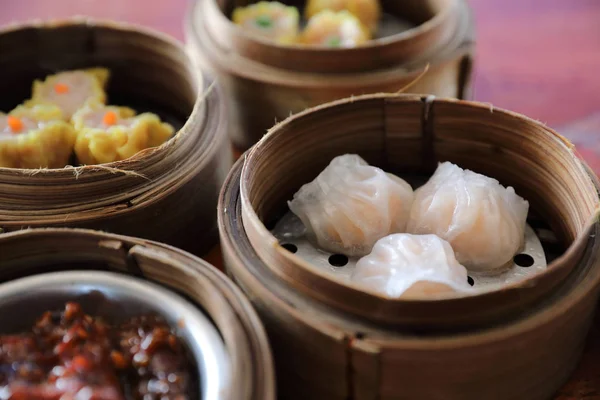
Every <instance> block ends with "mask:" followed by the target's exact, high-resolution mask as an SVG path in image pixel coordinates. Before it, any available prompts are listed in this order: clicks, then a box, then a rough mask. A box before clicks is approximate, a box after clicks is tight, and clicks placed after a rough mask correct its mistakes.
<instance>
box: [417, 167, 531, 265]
mask: <svg viewBox="0 0 600 400" xmlns="http://www.w3.org/2000/svg"><path fill="white" fill-rule="evenodd" d="M528 210H529V203H528V202H527V201H526V200H524V199H523V198H522V197H520V196H519V195H517V194H516V193H515V190H514V189H513V188H512V187H507V188H505V187H504V186H502V185H501V184H500V183H499V182H498V181H497V180H496V179H493V178H489V177H487V176H484V175H481V174H478V173H476V172H473V171H469V170H464V169H462V168H460V167H458V166H457V165H454V164H452V163H450V162H445V163H442V164H440V165H439V166H438V168H437V170H436V171H435V173H434V174H433V176H432V177H431V178H430V179H429V181H428V182H427V183H426V184H425V185H423V186H422V187H420V188H419V189H417V190H416V191H415V199H414V202H413V207H412V210H411V213H410V219H409V221H408V225H407V232H409V233H413V234H429V233H431V234H435V235H438V236H439V237H441V238H442V239H444V240H446V241H448V242H449V243H450V245H451V246H452V248H453V249H454V253H455V254H456V259H457V260H458V261H459V262H460V263H461V264H462V265H464V266H465V267H467V268H468V269H469V270H472V271H488V272H489V271H493V270H497V269H498V268H501V267H504V266H506V265H507V264H508V263H509V262H510V261H511V260H512V258H513V257H514V255H515V254H516V253H517V252H518V251H519V250H520V249H521V247H522V246H523V242H524V240H525V224H526V220H527V212H528Z"/></svg>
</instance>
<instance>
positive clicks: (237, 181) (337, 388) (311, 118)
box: [219, 94, 600, 400]
mask: <svg viewBox="0 0 600 400" xmlns="http://www.w3.org/2000/svg"><path fill="white" fill-rule="evenodd" d="M298 137H302V140H298ZM345 153H358V154H359V155H361V156H362V157H363V158H365V160H366V161H367V162H369V163H370V164H373V165H377V166H379V167H382V168H384V169H385V170H386V171H390V172H394V173H397V174H398V175H399V176H403V174H405V173H421V174H425V175H430V174H431V173H432V172H433V170H434V169H435V167H436V163H437V162H438V161H444V160H448V161H452V162H455V163H457V164H458V165H460V166H461V167H463V168H469V169H474V170H476V171H477V172H480V173H483V174H486V175H489V176H492V177H495V178H497V179H499V180H500V182H501V183H503V184H505V185H511V186H513V187H515V190H516V191H517V193H519V194H520V195H522V196H523V197H525V198H526V199H527V200H529V202H530V208H531V211H530V216H531V217H532V218H530V223H531V220H532V219H533V218H537V219H539V221H540V222H543V223H545V224H546V227H547V228H549V229H551V231H552V232H553V233H554V235H555V237H556V239H557V240H556V242H555V243H550V242H549V241H548V242H547V243H545V251H547V253H548V254H547V257H548V259H552V258H555V257H554V256H553V257H550V253H553V252H557V251H558V257H556V258H555V259H554V260H553V261H551V262H549V263H548V267H547V269H546V270H545V271H543V272H541V273H535V274H533V275H532V276H530V277H529V278H527V279H525V280H523V281H521V282H520V283H516V284H511V285H508V286H506V287H504V288H503V289H501V290H496V291H492V292H485V293H481V294H477V295H475V296H471V297H464V298H455V299H448V300H429V301H425V300H390V299H386V298H383V297H379V296H376V295H373V294H369V293H366V292H361V291H359V290H356V289H355V288H353V287H351V286H346V285H343V284H341V283H339V282H338V281H336V280H334V279H332V278H331V275H328V274H324V273H322V271H321V270H319V269H317V268H315V267H314V266H313V265H311V264H310V263H308V262H306V261H304V260H303V259H301V258H299V257H297V256H296V255H295V254H293V253H292V252H289V251H287V250H286V249H284V248H283V247H282V245H281V244H280V243H278V241H277V240H276V239H275V237H274V236H273V235H272V234H271V233H270V231H269V230H268V228H267V227H272V226H273V225H274V223H275V222H276V221H277V220H278V219H279V218H281V216H282V215H283V214H284V213H285V212H286V200H289V199H291V198H292V196H293V194H294V193H295V192H296V191H297V190H298V189H299V187H300V186H301V185H302V184H304V183H306V182H308V181H310V180H312V179H314V178H315V176H316V175H317V174H318V173H319V172H320V171H321V170H322V169H323V168H324V167H325V166H326V165H327V164H328V163H329V162H330V161H331V159H332V158H333V157H335V156H337V155H341V154H345ZM524 171H526V173H524ZM598 187H599V185H598V182H597V181H596V178H595V177H593V174H592V173H590V172H589V170H588V169H587V167H586V166H585V165H584V164H583V163H582V162H581V161H579V159H578V158H577V157H576V155H575V154H574V152H573V147H572V145H571V144H570V143H568V142H567V141H566V139H564V138H562V137H561V136H560V135H558V134H557V133H555V132H554V131H552V130H550V129H549V128H547V127H545V126H543V125H542V124H540V123H538V122H536V121H533V120H531V119H528V118H526V117H524V116H521V115H518V114H515V113H511V112H508V111H503V110H499V109H496V108H493V107H491V106H489V105H484V104H479V103H473V102H465V101H458V100H439V99H435V98H433V97H431V96H423V97H419V96H416V95H385V94H382V95H368V96H362V97H359V98H355V99H346V100H341V101H337V102H334V103H330V104H327V105H323V106H319V107H316V108H313V109H310V110H307V111H305V112H302V113H300V114H297V115H295V116H293V117H290V118H289V119H287V120H286V121H284V122H282V123H281V124H279V125H276V126H275V127H274V128H273V129H272V130H271V131H270V132H269V133H268V134H267V135H266V136H265V137H264V138H263V139H262V140H261V141H260V142H259V143H258V144H257V145H256V146H255V147H253V149H252V150H250V151H249V152H248V153H246V155H245V157H244V159H243V160H240V161H238V163H237V164H236V165H235V166H234V168H233V169H232V171H231V172H230V175H229V177H228V179H227V181H226V182H225V184H224V187H223V189H222V192H221V197H220V202H219V229H220V234H221V245H222V248H223V256H224V262H225V266H226V268H227V271H228V273H229V274H230V276H232V277H233V278H234V280H235V281H236V282H237V283H238V284H239V285H240V286H241V287H242V288H243V290H244V291H245V292H246V293H247V295H248V296H249V297H250V299H251V300H252V301H253V303H254V305H255V307H256V309H257V310H258V312H259V314H260V315H261V318H262V320H263V322H264V324H265V327H266V328H267V332H268V334H269V339H270V342H271V346H272V348H273V352H274V357H275V365H276V371H277V377H278V390H279V394H280V395H281V396H282V397H283V398H286V399H288V398H289V399H303V398H311V399H347V398H352V399H415V398H419V399H484V398H485V399H491V400H493V399H503V400H504V399H524V398H527V399H547V398H549V397H550V396H551V395H552V394H553V393H554V392H555V391H556V390H557V389H558V388H559V387H560V385H561V384H562V383H564V381H565V380H566V379H567V378H568V376H569V374H570V373H571V371H572V370H573V368H574V366H575V364H576V362H577V361H578V358H579V355H580V353H581V351H582V348H583V344H584V339H585V336H586V333H587V332H588V328H589V325H590V322H591V318H592V314H593V311H594V307H595V304H596V301H597V298H598V293H599V290H598V287H599V283H600V265H599V262H598V251H600V247H599V246H600V244H599V243H598V242H597V240H596V238H597V237H598V236H597V235H598V233H599V232H598V230H599V224H598V219H597V218H598V216H597V210H598V205H599V198H598V191H597V190H598ZM536 216H537V217H536Z"/></svg>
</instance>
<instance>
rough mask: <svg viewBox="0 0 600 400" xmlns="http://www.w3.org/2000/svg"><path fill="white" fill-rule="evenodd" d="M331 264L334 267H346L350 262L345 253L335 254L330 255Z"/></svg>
mask: <svg viewBox="0 0 600 400" xmlns="http://www.w3.org/2000/svg"><path fill="white" fill-rule="evenodd" d="M329 264H331V265H333V266H334V267H344V266H345V265H346V264H348V257H346V256H345V255H343V254H333V255H331V256H329Z"/></svg>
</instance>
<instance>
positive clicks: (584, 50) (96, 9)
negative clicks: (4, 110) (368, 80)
mask: <svg viewBox="0 0 600 400" xmlns="http://www.w3.org/2000/svg"><path fill="white" fill-rule="evenodd" d="M470 3H471V4H472V6H473V9H474V12H475V17H476V20H477V35H478V36H477V60H476V68H475V84H474V97H475V99H476V100H480V101H485V102H490V103H492V104H494V105H495V106H497V107H503V108H508V109H511V110H513V111H517V112H521V113H523V114H526V115H528V116H529V117H532V118H535V119H537V120H540V121H542V122H544V123H546V124H548V125H549V126H551V127H553V128H555V129H557V130H558V131H559V132H560V133H562V134H563V135H565V136H567V137H568V138H569V139H571V141H573V142H574V143H575V144H576V145H577V148H578V151H579V153H580V154H581V155H582V157H583V158H584V159H585V160H586V161H587V162H588V163H589V164H590V165H591V166H592V168H593V169H594V171H596V173H600V0H470ZM187 6H188V2H187V0H162V1H161V0H0V25H4V24H7V23H10V22H16V21H23V20H28V19H33V18H62V17H67V16H72V15H87V16H93V17H97V18H109V19H115V20H121V21H128V22H133V23H137V24H142V25H146V26H149V27H153V28H155V29H158V30H161V31H163V32H165V33H168V34H170V35H172V36H174V37H175V38H177V39H180V40H183V28H182V19H183V17H184V14H185V11H186V8H187ZM0 57H2V55H1V54H0ZM218 258H219V256H218V254H216V253H213V254H212V255H211V257H210V259H211V261H214V262H215V263H218ZM548 351H552V349H548ZM556 399H557V400H571V399H600V318H596V322H595V324H594V326H593V328H592V331H591V334H590V340H589V343H588V346H587V348H586V351H585V354H584V357H583V359H582V361H581V364H580V366H579V368H578V370H577V371H576V372H575V374H574V376H573V378H572V379H571V381H570V382H569V383H568V384H567V385H566V386H565V387H563V389H562V390H561V391H560V393H559V394H558V397H557V398H556ZM523 400H526V399H523Z"/></svg>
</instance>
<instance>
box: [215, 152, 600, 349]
mask: <svg viewBox="0 0 600 400" xmlns="http://www.w3.org/2000/svg"><path fill="white" fill-rule="evenodd" d="M242 169H243V163H242V162H241V160H240V161H238V162H237V163H236V164H235V165H234V166H233V167H232V169H231V174H230V175H229V177H228V179H227V181H226V182H225V183H224V185H223V188H224V189H223V190H222V191H221V194H220V196H219V210H223V209H226V206H227V198H228V197H229V196H230V195H231V193H229V192H231V191H232V190H233V191H235V190H236V189H237V190H238V191H239V192H238V196H239V199H238V202H239V201H241V197H242V194H241V189H240V187H239V185H236V180H237V181H239V182H241V176H242ZM230 182H231V183H233V184H230ZM226 214H227V212H220V213H219V226H221V227H224V228H223V230H222V231H221V245H222V247H223V250H224V253H226V254H227V255H228V256H229V257H233V258H234V262H232V263H229V264H228V267H230V269H231V271H230V273H231V274H232V275H233V276H234V277H235V276H236V275H238V274H243V275H245V279H250V280H252V285H253V286H255V287H258V288H260V290H261V292H262V294H263V295H264V294H267V295H268V296H270V297H271V298H272V300H273V301H275V302H276V303H277V304H278V307H280V308H283V309H285V312H286V313H288V314H289V315H291V316H292V317H293V318H294V319H297V320H301V321H303V323H304V324H306V325H308V326H311V327H314V328H316V329H318V330H319V331H320V332H322V333H324V334H326V335H328V336H330V337H332V338H340V339H341V338H343V337H345V336H347V334H346V333H345V332H344V330H343V328H342V327H338V326H336V325H335V323H334V324H333V325H332V323H331V322H328V323H326V324H325V323H319V322H318V321H317V320H316V318H315V315H316V316H317V317H318V318H322V316H321V315H320V314H319V313H317V314H314V313H306V312H304V309H303V308H300V307H296V306H294V305H293V304H292V302H289V301H283V300H282V299H281V298H280V297H278V296H277V294H276V293H274V292H273V291H272V290H270V289H269V287H266V286H265V284H264V282H263V281H262V280H261V279H260V278H259V277H258V275H257V274H256V273H254V272H253V271H251V270H250V269H249V268H248V265H247V264H248V263H251V264H254V265H260V266H261V267H263V269H264V270H265V271H267V273H268V274H270V275H271V276H272V277H273V279H275V280H276V281H278V282H280V283H281V284H282V285H284V286H286V287H288V285H287V283H286V282H283V281H281V279H280V278H279V277H278V276H277V274H276V273H274V272H273V271H272V270H271V269H270V268H269V267H268V266H267V264H266V263H265V262H263V261H262V259H261V258H260V257H259V256H258V254H257V253H256V249H255V248H254V246H251V251H252V252H253V257H249V258H248V259H244V258H243V253H242V252H240V251H238V243H237V242H236V241H235V240H233V239H234V238H233V236H232V235H230V234H229V232H228V230H230V229H231V228H232V226H231V224H230V223H228V220H227V218H226V217H224V215H226ZM242 234H243V235H245V236H247V235H246V234H245V232H242ZM598 235H600V225H596V226H595V229H594V233H593V234H592V235H591V236H590V241H589V242H588V243H587V245H586V247H588V248H591V247H596V248H598V247H599V246H600V242H599V241H598V237H600V236H598ZM587 258H589V259H590V261H591V263H592V266H593V268H591V269H593V270H594V272H595V279H582V280H581V282H580V283H579V284H578V285H576V288H575V290H573V291H571V292H570V293H568V294H566V295H563V296H560V297H558V298H555V299H552V301H551V303H550V304H547V305H544V307H542V308H541V309H537V310H534V311H533V312H531V313H528V314H527V315H526V316H520V317H517V318H516V319H513V320H512V321H510V323H505V324H502V325H500V326H492V327H489V328H484V329H474V330H468V331H461V334H460V335H458V336H457V335H452V334H450V335H447V334H443V333H442V334H440V335H435V336H427V337H425V338H421V337H419V336H418V334H415V335H412V336H407V335H402V343H401V344H402V345H401V346H397V347H399V348H404V349H410V348H414V349H419V350H429V349H432V350H456V349H458V348H461V347H474V346H475V345H484V344H487V343H490V342H496V341H499V340H503V339H506V338H507V337H511V336H512V337H516V336H519V335H521V334H523V333H525V332H528V331H531V330H534V329H536V327H537V326H539V325H546V324H548V323H549V322H550V321H552V320H553V319H555V318H556V315H557V314H564V313H567V312H569V311H570V310H571V309H572V307H573V306H574V305H575V304H577V303H579V302H581V301H582V300H583V299H584V298H586V297H588V296H589V294H590V293H591V292H593V291H594V290H598V288H599V287H600V259H598V258H593V255H590V256H588V257H587ZM232 266H233V268H231V267H232ZM236 278H237V277H236ZM293 292H294V296H298V297H301V298H303V299H305V300H307V301H308V302H315V303H320V304H323V303H322V302H320V301H319V300H318V299H314V298H311V297H309V296H307V295H306V294H304V293H301V292H299V291H297V290H294V291H293ZM335 311H336V312H340V313H342V314H343V316H342V318H344V319H348V318H352V319H354V318H356V316H354V315H351V314H350V313H349V312H347V311H344V310H335ZM395 339H397V338H377V339H376V340H374V339H373V336H369V335H368V336H367V337H366V338H365V339H360V340H359V343H360V342H368V343H367V345H380V344H381V343H385V345H386V346H387V347H392V348H393V347H394V344H395V343H394V340H395ZM425 342H426V346H425V347H426V348H424V343H425Z"/></svg>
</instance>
